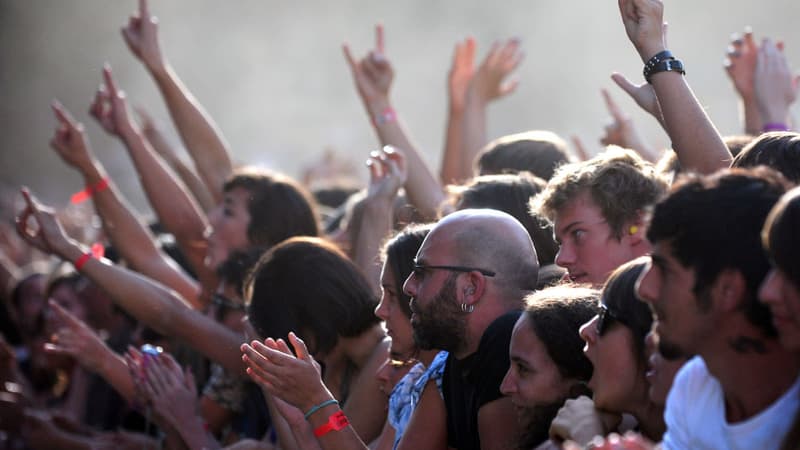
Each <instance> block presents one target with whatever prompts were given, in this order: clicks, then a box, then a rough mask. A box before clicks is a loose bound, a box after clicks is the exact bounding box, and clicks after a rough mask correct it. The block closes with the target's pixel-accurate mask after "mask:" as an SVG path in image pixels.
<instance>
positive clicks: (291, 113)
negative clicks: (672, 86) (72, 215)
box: [0, 0, 800, 211]
mask: <svg viewBox="0 0 800 450" xmlns="http://www.w3.org/2000/svg"><path fill="white" fill-rule="evenodd" d="M665 3H666V7H665V9H666V20H667V21H668V22H669V23H670V28H669V46H670V48H671V49H672V50H673V52H674V53H675V54H676V55H677V56H678V57H679V58H681V59H682V60H683V61H684V63H685V65H686V68H687V75H688V77H689V81H690V83H691V85H692V87H693V88H694V89H695V92H696V94H697V95H698V97H699V98H700V100H701V102H702V103H703V104H704V105H705V106H706V108H707V110H708V112H709V114H710V116H711V117H712V119H713V120H714V122H715V123H716V125H717V126H718V128H719V129H720V131H721V132H722V133H723V134H734V133H739V132H740V125H739V121H738V112H737V102H736V98H735V96H734V91H733V88H732V86H731V85H730V83H729V81H728V80H727V78H726V75H725V73H724V71H723V68H722V62H723V58H724V53H725V49H726V46H727V44H728V41H729V37H730V34H731V33H732V32H735V31H741V30H742V29H743V28H744V27H745V26H746V25H750V26H752V27H753V29H754V31H755V33H756V36H757V38H758V39H761V37H762V36H764V34H768V35H769V36H772V37H775V38H780V39H783V40H785V42H786V51H787V54H788V55H789V60H790V63H794V64H795V65H797V66H800V27H798V25H797V24H798V22H799V21H800V2H797V1H796V0H767V1H758V2H757V1H745V0H695V1H689V0H674V1H670V0H667V1H665ZM136 7H137V4H136V2H135V1H134V0H125V1H120V0H115V1H108V0H64V1H59V0H0V184H2V185H5V186H10V187H12V188H16V187H17V186H19V185H20V184H26V185H28V186H30V187H31V188H32V189H33V190H34V191H35V192H37V193H38V194H39V195H40V196H41V197H42V198H43V199H44V200H46V201H48V202H51V203H54V204H56V205H59V206H60V205H64V204H65V203H66V202H67V200H68V198H69V194H70V193H72V192H74V191H77V190H79V189H80V188H81V179H80V178H79V177H78V176H77V175H76V174H75V173H74V172H73V171H72V170H70V169H68V168H67V167H66V166H65V165H64V164H63V163H62V162H61V161H60V160H59V158H58V157H57V156H56V155H55V153H54V152H53V151H52V150H51V149H50V148H49V147H48V142H49V140H50V137H51V135H52V132H53V129H54V123H55V121H54V119H53V118H52V114H51V112H50V109H49V106H48V105H49V103H50V101H51V100H52V99H54V98H58V99H59V100H61V101H62V102H63V103H64V104H65V105H66V106H67V107H68V108H69V109H70V110H71V111H73V113H75V115H76V116H77V117H78V119H80V120H82V121H84V123H86V125H87V129H88V131H89V136H90V139H91V141H92V145H93V148H94V151H95V153H96V155H97V156H98V157H99V159H100V160H101V161H102V162H103V163H104V164H105V165H106V167H107V169H108V170H109V172H110V173H111V176H112V177H113V178H114V179H115V180H116V181H117V183H118V184H119V185H120V187H121V188H122V189H123V191H124V192H125V193H126V195H127V196H128V197H129V198H130V199H131V200H132V202H133V203H134V205H136V206H137V207H138V208H139V209H140V210H141V211H147V208H146V207H145V202H144V198H143V195H142V194H141V189H140V188H139V185H138V181H137V179H136V175H135V172H134V171H133V170H132V165H131V163H130V161H129V159H128V157H127V155H126V154H125V152H124V149H123V147H122V145H121V144H120V143H119V142H118V141H116V140H114V139H111V138H109V137H108V136H106V135H105V134H104V133H103V132H102V131H101V130H100V128H99V127H98V126H97V125H96V124H95V123H94V122H93V120H92V119H90V118H89V116H88V114H87V109H88V106H89V103H90V101H91V99H92V96H93V94H94V91H95V89H96V88H97V86H98V84H99V83H100V68H101V67H102V64H103V62H106V61H107V62H109V63H110V64H111V65H112V66H113V68H114V70H115V73H116V77H117V81H118V83H119V84H120V86H121V87H122V88H124V89H125V90H126V91H127V93H128V95H129V98H130V100H131V103H132V104H134V105H142V106H144V107H146V108H148V109H149V110H151V111H152V113H153V114H154V115H155V116H156V118H157V119H160V120H161V121H162V122H163V123H164V124H166V125H168V127H171V124H170V123H169V122H168V121H169V116H168V115H167V113H166V108H165V107H164V105H163V102H162V101H161V98H160V97H159V95H158V92H157V90H156V88H155V86H154V84H153V83H152V80H151V79H150V78H149V76H148V75H147V74H146V72H145V71H144V69H143V68H142V67H141V66H140V64H139V63H138V61H136V60H135V59H134V58H133V56H132V55H131V54H130V53H129V52H128V50H127V47H126V46H125V44H124V42H123V40H122V38H121V36H120V28H121V26H122V25H123V24H125V23H126V22H127V18H128V15H129V14H130V13H131V12H132V11H133V10H134V9H135V8H136ZM150 8H151V10H152V11H153V12H154V13H155V14H156V15H157V16H158V17H159V19H160V21H161V25H160V32H161V39H162V44H163V48H164V51H165V53H166V54H167V55H168V57H169V59H170V60H171V61H172V64H173V66H174V67H175V69H176V71H177V72H178V73H179V74H180V76H181V77H182V78H183V80H184V81H185V83H186V84H187V85H188V86H189V87H190V89H191V90H192V92H193V93H194V94H195V95H196V96H197V98H199V99H200V101H201V102H202V103H203V105H204V106H205V107H206V108H207V110H208V111H209V112H210V113H211V115H212V116H213V117H214V118H215V119H216V121H217V123H218V124H219V125H220V127H221V129H222V130H223V131H224V133H225V136H226V137H227V139H228V141H229V142H230V144H231V149H232V152H233V155H234V158H235V159H236V160H237V161H239V162H243V163H253V164H259V165H263V166H266V167H270V168H273V169H277V170H281V171H284V172H286V173H288V174H290V175H293V176H298V175H299V174H300V170H301V168H302V167H303V166H305V165H307V164H309V163H312V162H313V161H315V160H316V159H318V158H319V157H320V155H321V154H322V151H323V149H324V148H326V147H327V148H333V149H335V150H336V151H337V152H338V153H340V154H342V155H343V156H345V157H346V158H348V159H351V160H352V161H353V162H354V164H358V165H359V168H360V167H361V166H360V164H361V162H362V161H363V160H364V158H365V156H366V155H367V153H368V152H369V151H370V150H371V149H373V148H375V147H376V145H377V140H376V138H375V137H374V135H373V133H372V130H371V128H370V126H369V123H368V121H367V118H366V116H365V114H364V111H363V108H362V107H361V104H360V103H359V100H358V97H357V95H356V93H355V90H354V88H353V85H352V81H351V79H350V73H349V70H348V68H347V65H346V63H345V61H344V59H343V57H342V53H341V43H342V41H345V40H346V41H348V42H350V43H351V45H352V48H353V49H354V51H355V52H356V53H357V54H359V55H360V54H363V52H365V51H366V50H367V49H368V48H370V46H372V43H373V24H374V23H375V22H376V21H382V22H383V23H384V24H385V27H386V36H387V37H386V45H387V54H388V56H389V57H390V58H391V60H392V62H393V64H394V66H395V69H396V78H395V84H394V88H393V99H394V103H395V106H396V109H397V110H398V111H399V113H400V114H401V115H402V116H403V118H404V120H405V121H406V123H407V125H408V126H409V129H410V130H411V132H412V134H413V136H414V137H415V140H416V142H417V143H418V144H419V146H420V147H421V148H422V150H423V152H424V156H425V158H426V159H427V160H428V162H429V163H430V164H431V165H432V166H434V167H435V168H436V170H438V166H439V160H440V157H441V148H442V143H443V131H444V124H445V119H446V84H445V83H446V81H445V80H446V73H447V70H448V67H449V65H450V58H451V54H452V49H453V45H454V43H455V42H456V40H458V39H462V38H464V37H465V36H467V35H472V36H474V37H475V38H476V39H477V40H478V46H479V47H478V50H479V55H478V58H479V59H480V58H482V57H483V55H484V53H485V51H486V49H487V48H488V47H489V45H490V44H491V42H492V41H493V40H495V39H501V38H507V37H512V36H517V37H519V38H521V39H522V42H523V49H524V52H525V54H526V57H525V61H524V62H523V63H522V65H521V67H520V68H519V69H518V71H517V76H518V77H519V79H520V80H521V84H520V86H519V88H518V90H517V92H516V93H515V94H514V95H512V96H511V97H508V98H506V99H503V100H501V101H499V102H496V103H494V104H493V105H492V107H491V109H490V114H489V136H490V137H492V138H493V137H496V136H500V135H503V134H507V133H511V132H516V131H521V130H526V129H533V128H540V129H550V130H553V131H555V132H557V133H559V134H561V135H562V136H564V137H565V138H568V137H569V136H570V135H573V134H574V135H577V136H580V137H581V138H582V139H583V141H584V142H585V143H586V144H589V145H590V146H591V147H592V148H591V149H592V150H595V151H596V150H598V149H599V144H598V143H597V140H598V138H599V136H600V135H601V134H602V127H603V126H604V125H605V124H606V123H607V121H608V120H609V117H608V113H607V111H606V110H605V107H604V104H603V101H602V97H601V96H600V88H601V87H607V88H609V89H610V90H611V92H612V94H613V95H614V97H615V98H616V99H617V100H618V102H619V103H620V104H621V105H622V106H623V108H624V109H625V110H626V111H628V113H630V114H631V115H632V116H633V117H634V119H635V120H636V122H637V123H638V124H639V126H640V127H641V128H642V129H643V131H644V132H645V134H646V136H647V138H648V139H649V140H650V141H652V142H653V143H654V144H655V145H657V146H659V147H663V146H668V145H669V142H668V139H667V137H666V136H665V135H664V133H663V132H661V130H660V129H659V128H658V126H657V125H656V123H655V122H654V121H653V120H652V119H650V118H649V117H647V116H645V114H644V113H642V112H640V111H639V110H638V109H637V107H636V105H635V104H634V103H633V102H632V101H630V100H629V99H628V98H626V96H625V94H624V93H623V92H622V91H620V90H619V89H618V88H616V86H615V85H614V84H613V82H612V81H611V80H610V79H609V74H610V73H611V72H612V71H615V70H616V71H620V72H622V73H624V74H626V75H628V76H629V77H631V78H632V79H634V80H636V81H640V80H641V75H640V73H641V67H642V64H641V61H640V60H639V57H638V56H637V55H636V53H635V51H634V49H633V47H632V46H631V44H630V43H629V42H628V40H627V37H626V36H625V32H624V29H623V27H622V24H621V22H620V18H619V12H618V9H617V4H616V2H615V1H612V0H603V1H598V0H561V1H558V0H538V1H530V0H529V1H521V0H520V1H493V2H488V1H484V2H476V1H457V0H404V1H394V2H388V1H380V2H379V1H369V2H368V1H364V0H334V1H321V0H305V1H298V2H289V1H275V0H259V1H256V0H235V1H224V2H223V1H211V0H168V1H167V0H152V1H151V5H150ZM171 133H172V134H173V136H174V137H175V142H179V140H178V138H177V135H175V134H174V132H171ZM362 172H363V176H364V178H366V170H362Z"/></svg>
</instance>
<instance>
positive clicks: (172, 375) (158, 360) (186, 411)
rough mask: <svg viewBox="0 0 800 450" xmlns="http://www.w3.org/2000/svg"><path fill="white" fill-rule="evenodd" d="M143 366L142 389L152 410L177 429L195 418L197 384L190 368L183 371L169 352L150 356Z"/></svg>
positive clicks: (197, 410) (197, 408)
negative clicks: (147, 362)
mask: <svg viewBox="0 0 800 450" xmlns="http://www.w3.org/2000/svg"><path fill="white" fill-rule="evenodd" d="M145 357H146V358H149V364H147V365H146V366H144V380H143V381H144V383H143V385H142V386H141V392H142V394H143V395H144V398H145V400H146V401H147V403H148V404H150V405H151V406H152V407H153V410H154V411H155V412H156V414H158V415H159V416H160V417H161V418H163V419H164V420H165V421H166V422H167V423H169V424H170V425H172V426H173V427H175V428H180V427H181V426H182V425H183V424H184V423H186V422H188V421H190V420H196V418H197V416H198V412H199V407H198V401H197V386H196V385H195V381H194V376H193V375H192V373H191V371H189V370H188V369H187V370H185V371H184V370H182V369H181V367H180V365H179V364H178V363H177V361H175V359H174V358H173V357H172V355H170V354H169V353H161V354H160V355H158V356H157V357H149V356H145Z"/></svg>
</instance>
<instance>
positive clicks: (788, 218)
mask: <svg viewBox="0 0 800 450" xmlns="http://www.w3.org/2000/svg"><path fill="white" fill-rule="evenodd" d="M798 232H800V187H796V188H794V189H792V190H791V191H789V192H787V193H786V194H784V196H783V197H781V199H780V201H779V202H778V204H777V205H775V207H774V208H772V211H770V213H769V217H767V222H766V224H765V225H764V230H763V231H762V235H761V237H762V240H763V243H764V248H766V249H767V251H768V252H769V255H770V257H771V258H772V262H773V263H774V264H775V265H776V266H777V267H778V269H780V270H781V272H783V273H785V274H786V276H787V277H788V278H789V280H790V281H791V282H792V283H793V284H794V286H795V289H797V290H800V234H798Z"/></svg>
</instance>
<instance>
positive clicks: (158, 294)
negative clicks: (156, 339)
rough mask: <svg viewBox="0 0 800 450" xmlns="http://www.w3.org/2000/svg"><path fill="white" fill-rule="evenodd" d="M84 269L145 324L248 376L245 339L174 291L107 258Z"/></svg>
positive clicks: (74, 249)
mask: <svg viewBox="0 0 800 450" xmlns="http://www.w3.org/2000/svg"><path fill="white" fill-rule="evenodd" d="M83 253H84V252H83V250H82V249H81V247H80V246H78V245H77V244H72V245H70V246H69V247H68V248H67V249H66V250H63V251H60V252H59V256H61V258H62V259H64V260H67V261H75V260H77V259H78V258H80V256H81V255H82V254H83ZM81 272H82V273H83V274H84V275H85V276H87V277H88V278H89V279H90V280H92V281H93V282H94V283H96V284H97V285H98V286H100V287H101V288H103V289H104V290H105V291H106V292H108V294H109V296H110V297H111V299H112V300H113V301H114V303H116V304H117V305H118V306H119V307H120V308H122V309H123V310H125V311H126V312H127V313H128V314H130V315H131V316H133V317H134V318H136V319H137V320H139V321H140V322H142V323H143V324H145V325H147V326H148V327H150V328H153V329H154V330H156V331H157V332H159V333H161V334H164V335H166V336H172V337H175V338H178V339H180V340H182V341H184V342H186V343H187V344H188V345H190V346H191V347H193V348H195V349H196V350H197V351H199V352H200V353H202V354H203V355H205V356H206V357H208V358H209V359H211V360H213V361H215V362H217V363H219V364H220V365H222V366H223V367H224V368H225V369H227V370H228V371H230V372H231V373H232V374H236V375H239V376H246V374H245V367H244V364H243V363H242V360H241V353H240V351H239V346H240V345H241V344H242V342H243V341H244V339H243V338H242V337H241V336H240V335H238V334H236V333H235V332H233V331H231V330H229V329H227V328H225V326H223V325H221V324H219V323H217V322H216V321H214V320H213V319H211V318H209V317H207V316H206V315H204V314H202V313H200V312H198V311H196V310H195V309H193V308H191V305H189V304H188V302H186V301H185V300H184V299H182V298H181V297H180V296H179V295H178V294H177V293H175V292H174V291H172V290H170V289H167V288H166V287H164V286H163V285H161V284H160V283H158V282H156V281H153V280H151V279H149V278H147V277H146V276H143V275H140V274H138V273H136V272H132V271H130V270H128V269H125V268H123V267H120V266H117V265H114V264H112V263H110V262H109V261H107V260H97V259H90V260H89V261H87V262H86V264H85V265H84V266H83V268H82V269H81Z"/></svg>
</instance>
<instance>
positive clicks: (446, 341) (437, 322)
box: [411, 274, 467, 352]
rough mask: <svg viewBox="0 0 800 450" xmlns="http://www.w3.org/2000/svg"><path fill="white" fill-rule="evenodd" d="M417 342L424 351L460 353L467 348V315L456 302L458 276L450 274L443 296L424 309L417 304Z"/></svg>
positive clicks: (444, 286)
mask: <svg viewBox="0 0 800 450" xmlns="http://www.w3.org/2000/svg"><path fill="white" fill-rule="evenodd" d="M414 303H415V305H414V316H415V320H414V321H413V322H412V323H411V325H412V326H413V329H414V342H415V343H416V344H417V346H418V347H419V348H421V349H423V350H432V349H442V350H447V351H451V352H452V351H456V350H458V349H459V348H460V347H461V346H463V345H464V342H465V339H466V334H467V333H466V326H465V324H464V312H463V311H461V308H460V307H459V306H458V304H457V300H456V275H455V274H453V275H450V276H449V277H448V278H447V280H446V281H445V282H444V284H443V285H442V288H441V289H440V290H439V293H438V294H436V296H435V297H434V298H432V299H431V300H430V302H428V306H427V307H425V308H424V309H423V307H421V305H420V304H419V302H417V301H415V302H414Z"/></svg>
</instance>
